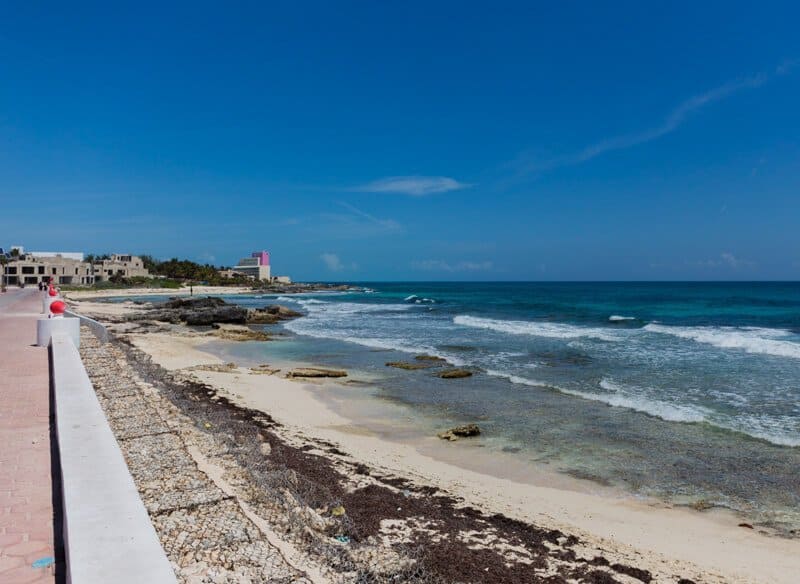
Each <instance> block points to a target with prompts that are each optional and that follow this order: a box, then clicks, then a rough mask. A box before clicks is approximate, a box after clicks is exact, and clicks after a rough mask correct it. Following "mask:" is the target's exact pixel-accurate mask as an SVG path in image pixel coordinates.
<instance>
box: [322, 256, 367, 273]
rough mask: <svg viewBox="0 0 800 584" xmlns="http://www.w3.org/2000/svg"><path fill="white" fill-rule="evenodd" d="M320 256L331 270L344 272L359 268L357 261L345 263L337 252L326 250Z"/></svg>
mask: <svg viewBox="0 0 800 584" xmlns="http://www.w3.org/2000/svg"><path fill="white" fill-rule="evenodd" d="M319 257H320V259H321V260H322V262H323V263H324V264H325V267H326V268H328V269H329V270H330V271H331V272H343V271H345V270H356V269H358V265H357V264H356V263H350V264H345V263H344V262H343V261H342V260H341V258H340V257H339V256H338V255H336V254H335V253H330V252H325V253H323V254H322V255H320V256H319Z"/></svg>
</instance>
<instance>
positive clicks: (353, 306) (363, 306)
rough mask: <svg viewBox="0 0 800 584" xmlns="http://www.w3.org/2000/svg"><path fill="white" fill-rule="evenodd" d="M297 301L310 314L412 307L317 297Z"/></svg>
mask: <svg viewBox="0 0 800 584" xmlns="http://www.w3.org/2000/svg"><path fill="white" fill-rule="evenodd" d="M295 302H297V304H299V305H300V306H302V307H303V308H305V309H306V310H307V311H308V312H309V314H310V315H312V316H318V315H322V314H324V315H327V316H335V315H345V314H360V313H365V312H405V311H407V310H409V309H410V308H412V306H410V305H408V304H367V303H363V302H326V301H323V300H318V299H316V298H308V299H298V300H296V301H295Z"/></svg>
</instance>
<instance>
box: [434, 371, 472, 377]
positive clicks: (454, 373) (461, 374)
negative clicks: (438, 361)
mask: <svg viewBox="0 0 800 584" xmlns="http://www.w3.org/2000/svg"><path fill="white" fill-rule="evenodd" d="M437 375H438V376H439V377H441V378H442V379H459V378H461V377H471V376H472V371H470V370H468V369H448V370H447V371H441V372H440V373H437Z"/></svg>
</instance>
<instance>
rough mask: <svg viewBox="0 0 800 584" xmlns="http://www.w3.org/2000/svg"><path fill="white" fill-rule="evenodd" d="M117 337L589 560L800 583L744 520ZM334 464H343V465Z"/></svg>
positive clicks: (105, 312) (318, 386) (322, 384)
mask: <svg viewBox="0 0 800 584" xmlns="http://www.w3.org/2000/svg"><path fill="white" fill-rule="evenodd" d="M87 296H88V295H87ZM76 307H77V308H78V309H79V310H80V311H81V312H85V313H88V314H91V315H93V316H95V317H97V318H100V319H102V318H104V316H105V317H112V318H113V317H119V316H121V315H124V314H126V313H130V312H131V311H134V310H136V309H137V308H138V307H137V306H136V305H134V304H132V303H119V304H109V303H102V302H98V303H95V302H91V301H89V300H82V301H79V302H77V303H76ZM114 327H118V330H119V331H120V332H121V333H122V334H124V337H125V338H126V340H127V341H128V342H130V343H131V344H132V345H133V346H134V347H136V348H137V349H139V350H141V351H142V352H144V353H146V354H148V355H150V356H151V357H152V359H153V361H154V362H155V363H157V364H158V365H160V366H162V367H163V368H164V369H166V370H169V371H171V372H176V373H180V374H182V375H188V376H190V377H191V378H193V379H196V380H197V381H199V382H201V383H204V384H207V385H209V386H212V387H214V388H215V389H216V390H217V391H218V393H219V394H220V395H222V396H225V397H226V398H228V399H229V400H231V401H232V402H233V403H235V404H237V405H239V406H241V407H244V408H248V409H253V410H259V411H262V412H265V413H267V414H269V415H270V416H271V417H272V418H274V419H275V420H276V421H278V422H279V423H280V425H281V428H280V433H281V435H282V437H284V438H285V439H286V440H288V441H289V442H292V443H296V444H301V443H302V442H303V441H304V440H307V439H308V438H312V437H313V438H314V439H316V440H324V441H327V442H331V443H334V444H336V445H337V448H338V449H339V450H341V451H342V452H343V453H347V454H346V456H345V457H344V458H346V459H348V460H350V461H352V460H355V461H357V462H358V463H362V464H366V465H368V466H369V467H370V468H373V469H376V470H378V471H379V472H380V473H384V474H390V475H394V476H399V477H403V478H405V479H409V480H411V481H413V483H415V484H417V485H425V486H431V487H435V488H436V489H438V490H440V491H443V492H445V493H448V494H451V495H454V496H456V497H457V498H459V499H461V500H463V502H464V503H465V504H466V505H470V506H474V507H476V508H478V509H481V510H484V511H487V512H493V513H502V514H504V515H506V516H508V517H511V518H513V519H518V520H520V521H524V522H531V523H534V524H537V525H546V526H547V527H549V528H553V529H559V530H562V531H564V532H566V533H573V534H576V535H578V536H579V537H580V539H581V547H582V549H584V551H585V555H588V556H591V555H592V554H603V555H604V556H605V557H606V558H609V559H611V558H613V559H614V561H619V562H627V563H633V564H635V565H637V566H639V567H641V568H644V569H647V570H648V571H650V572H651V573H652V574H653V577H654V581H658V582H661V581H664V582H674V581H675V579H674V577H675V575H677V574H680V575H681V576H682V577H684V578H687V579H690V580H692V581H695V582H785V583H787V584H788V583H790V582H794V581H795V580H796V578H795V574H797V573H800V542H798V541H797V540H790V539H784V538H780V537H775V536H772V535H769V534H767V533H766V532H760V531H759V530H758V529H750V528H748V527H741V526H739V523H740V520H737V517H736V516H735V515H733V514H732V513H728V512H725V511H721V510H712V511H707V512H703V513H701V512H698V511H693V510H690V509H686V508H671V507H669V506H667V505H665V504H664V503H661V502H658V501H654V500H646V499H637V498H633V497H632V496H626V495H624V494H621V493H618V492H613V491H611V490H610V489H602V488H600V487H598V486H596V485H591V484H588V483H585V482H583V481H577V480H573V479H571V478H569V477H565V476H562V475H557V474H554V473H549V474H544V473H542V472H541V469H536V468H533V467H531V468H520V467H519V464H514V459H512V458H511V457H509V458H508V460H503V459H500V460H498V459H497V457H496V455H491V456H489V455H487V454H485V453H483V452H478V451H477V450H478V449H474V448H470V447H469V444H468V442H466V441H462V442H459V443H456V444H450V443H445V442H442V441H440V440H438V439H437V438H435V437H426V436H421V437H416V438H414V439H406V440H402V441H397V440H391V439H387V438H386V437H385V436H384V435H383V433H382V432H381V426H380V424H381V423H383V424H385V423H386V421H385V419H384V420H382V422H379V423H376V421H375V419H374V418H373V417H371V416H370V415H369V413H370V410H369V405H366V406H364V407H362V408H359V407H358V405H357V404H356V403H355V402H352V403H348V399H347V395H348V387H347V386H346V385H342V384H337V383H336V382H334V381H329V380H325V381H315V382H313V383H309V382H302V381H298V380H292V379H287V378H285V377H284V375H285V372H286V370H287V368H290V367H294V366H299V365H308V364H297V363H285V362H282V363H279V364H276V363H273V365H274V366H275V367H280V368H281V371H280V372H277V373H275V374H272V375H263V374H254V373H253V372H252V371H251V370H249V369H247V368H245V367H238V366H236V367H231V368H229V369H225V368H222V370H217V371H214V370H203V366H206V368H207V369H214V366H220V365H223V360H222V359H220V358H219V357H218V356H216V355H214V354H213V353H212V352H209V351H207V350H204V348H205V345H206V344H207V343H208V342H209V340H212V339H210V338H209V337H208V336H206V335H205V334H203V333H196V332H195V333H191V332H190V331H186V330H173V331H158V332H147V333H137V332H125V331H126V329H125V327H124V325H119V324H118V325H114ZM112 328H113V327H112ZM198 366H201V367H200V368H198ZM208 366H211V367H208ZM363 405H364V404H363V403H362V406H363ZM353 406H355V407H353ZM329 456H330V458H331V460H332V461H333V462H334V463H335V464H338V463H339V462H340V460H339V458H340V457H338V456H332V455H329Z"/></svg>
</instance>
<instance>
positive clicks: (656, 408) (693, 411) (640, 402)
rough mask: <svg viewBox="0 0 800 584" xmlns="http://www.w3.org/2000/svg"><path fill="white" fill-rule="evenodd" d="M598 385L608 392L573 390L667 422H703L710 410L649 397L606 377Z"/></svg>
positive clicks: (582, 395)
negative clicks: (596, 392)
mask: <svg viewBox="0 0 800 584" xmlns="http://www.w3.org/2000/svg"><path fill="white" fill-rule="evenodd" d="M600 387H601V388H602V389H604V390H606V391H607V392H609V393H606V394H602V393H598V394H595V393H589V392H574V393H575V394H576V395H580V396H581V397H584V398H586V399H594V400H597V401H601V402H603V403H606V404H608V405H610V406H616V407H623V408H628V409H630V410H635V411H637V412H642V413H644V414H649V415H651V416H655V417H657V418H661V419H662V420H666V421H668V422H705V421H708V416H709V415H710V414H711V410H709V409H707V408H704V407H701V406H694V405H684V404H674V403H668V402H665V401H662V400H657V399H651V398H647V397H644V396H643V395H641V391H642V390H641V389H639V388H635V390H634V391H635V393H636V395H634V391H631V388H628V387H625V386H623V385H621V384H619V383H616V382H615V381H613V380H611V379H607V378H603V379H601V380H600Z"/></svg>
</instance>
